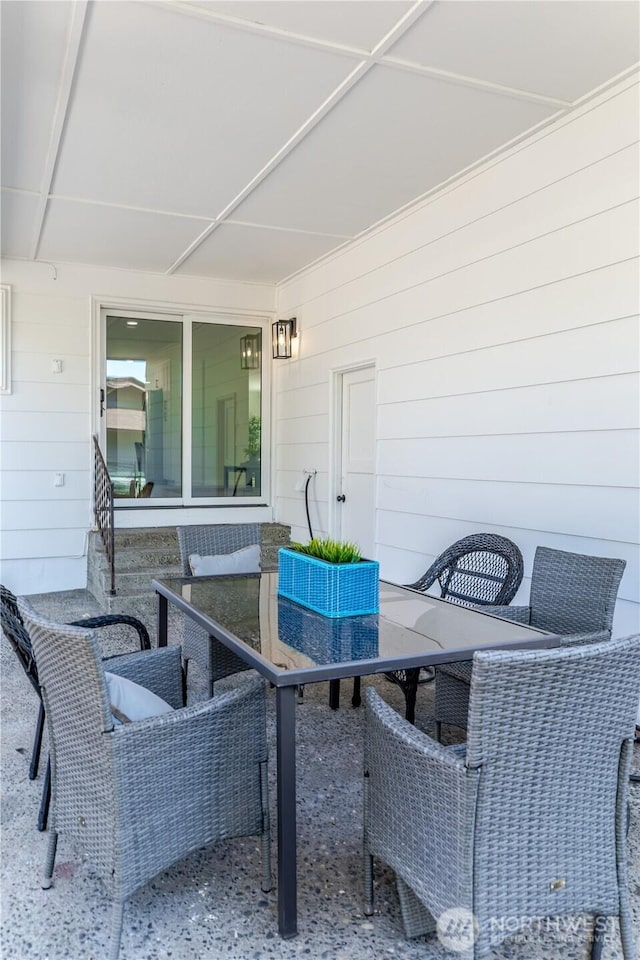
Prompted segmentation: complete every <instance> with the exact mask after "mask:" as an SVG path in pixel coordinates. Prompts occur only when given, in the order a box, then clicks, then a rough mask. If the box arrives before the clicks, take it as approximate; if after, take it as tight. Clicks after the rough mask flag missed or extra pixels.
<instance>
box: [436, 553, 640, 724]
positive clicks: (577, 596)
mask: <svg viewBox="0 0 640 960" xmlns="http://www.w3.org/2000/svg"><path fill="white" fill-rule="evenodd" d="M624 568H625V561H624V560H615V559H610V558H608V557H590V556H587V555H585V554H581V553H567V552H566V551H564V550H552V549H551V548H550V547H538V548H537V549H536V554H535V558H534V561H533V572H532V575H531V594H530V598H529V605H528V606H513V607H512V606H491V607H487V608H486V612H487V613H491V614H494V615H495V616H497V617H505V618H506V619H508V620H516V621H517V622H518V623H528V624H530V626H532V627H536V628H537V629H539V630H548V631H549V632H550V633H555V634H557V635H558V636H561V637H562V638H563V643H590V642H593V641H596V640H607V639H609V637H610V636H611V624H612V622H613V612H614V609H615V605H616V597H617V595H618V587H619V585H620V580H621V578H622V574H623V573H624ZM470 682H471V661H469V660H463V661H459V662H458V663H447V664H444V665H442V666H440V667H437V668H436V695H435V703H434V719H435V722H436V735H437V737H438V739H440V727H441V724H443V723H452V724H454V725H455V726H457V727H462V728H465V727H466V725H467V711H468V706H469V684H470Z"/></svg>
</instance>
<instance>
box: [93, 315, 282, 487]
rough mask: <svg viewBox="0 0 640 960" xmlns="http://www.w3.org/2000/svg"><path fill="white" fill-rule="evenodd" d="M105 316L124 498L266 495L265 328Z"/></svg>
mask: <svg viewBox="0 0 640 960" xmlns="http://www.w3.org/2000/svg"><path fill="white" fill-rule="evenodd" d="M103 321H104V331H105V335H104V342H105V344H106V348H105V364H104V374H103V376H104V388H103V389H104V404H103V406H104V416H103V418H102V424H103V431H102V432H103V437H102V440H103V450H104V451H106V461H107V466H108V468H109V473H110V475H111V478H112V480H113V483H114V492H115V495H116V497H117V498H118V499H120V500H127V501H131V500H136V506H143V505H145V501H151V502H152V503H153V502H155V503H158V501H163V502H164V503H165V504H171V503H173V504H176V503H188V504H191V505H196V504H198V503H209V502H216V501H220V500H223V501H226V500H229V499H230V498H234V503H237V502H239V501H242V502H252V503H255V502H264V498H263V457H262V424H263V390H262V381H263V372H262V366H263V363H262V354H263V351H262V335H263V328H262V326H260V325H256V324H255V323H254V324H253V325H250V324H249V323H246V322H245V323H241V322H239V321H237V320H236V319H235V318H229V319H226V318H225V320H224V322H221V321H220V320H217V319H216V320H213V319H210V318H200V317H195V316H194V317H176V316H171V317H169V316H155V315H151V316H149V315H143V314H138V313H132V312H131V313H127V312H120V311H108V310H107V311H103ZM122 505H125V504H122Z"/></svg>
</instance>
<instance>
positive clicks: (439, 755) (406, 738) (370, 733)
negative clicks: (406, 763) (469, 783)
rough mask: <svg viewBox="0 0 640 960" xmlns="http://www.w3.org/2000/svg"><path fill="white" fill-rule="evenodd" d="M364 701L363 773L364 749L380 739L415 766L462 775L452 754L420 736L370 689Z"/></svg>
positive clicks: (420, 734) (429, 739)
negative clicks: (411, 759)
mask: <svg viewBox="0 0 640 960" xmlns="http://www.w3.org/2000/svg"><path fill="white" fill-rule="evenodd" d="M365 700H366V711H367V712H366V737H365V770H366V769H367V767H368V766H369V764H368V757H367V753H368V749H369V748H370V747H373V748H377V747H378V746H379V745H380V742H381V741H380V738H382V740H383V742H384V746H385V747H387V745H388V744H389V743H390V742H391V741H392V740H393V741H394V743H395V747H396V748H397V749H398V750H399V751H400V752H402V753H404V754H407V758H408V755H409V754H411V755H412V756H413V758H414V759H415V760H417V761H418V762H420V761H424V762H425V763H427V764H429V765H436V766H437V765H439V764H441V765H443V766H444V767H446V768H449V769H451V770H452V771H455V773H456V774H459V775H464V774H465V772H466V767H465V764H464V762H463V761H462V760H461V759H459V757H458V756H456V751H455V750H453V749H452V748H450V747H445V746H443V745H442V744H441V743H439V742H438V741H437V740H434V739H433V738H432V737H430V736H428V735H427V734H426V733H423V732H422V731H421V730H419V729H418V728H417V727H415V726H413V724H411V723H409V722H408V721H407V720H405V719H404V718H403V717H401V716H400V714H399V713H396V711H395V710H394V709H393V707H390V706H389V704H388V703H386V702H385V701H384V700H383V699H382V697H381V696H380V695H379V694H378V693H376V691H375V690H374V689H373V687H368V688H367V690H366V693H365Z"/></svg>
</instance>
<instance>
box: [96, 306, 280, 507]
mask: <svg viewBox="0 0 640 960" xmlns="http://www.w3.org/2000/svg"><path fill="white" fill-rule="evenodd" d="M93 312H94V323H93V327H92V329H93V334H94V337H93V340H94V343H93V350H92V352H93V355H94V363H93V378H92V379H93V385H92V386H93V389H92V396H93V398H94V399H93V403H92V421H93V432H94V434H95V435H97V437H98V442H99V444H100V449H101V450H102V452H103V454H105V451H106V429H107V428H106V417H101V416H100V390H101V389H103V390H105V395H106V350H107V324H106V318H107V316H112V317H126V318H127V319H131V320H161V321H167V320H168V321H172V322H175V323H180V324H181V325H182V496H180V497H156V498H154V497H152V498H149V499H141V498H138V499H133V498H132V499H127V498H119V499H118V501H117V502H116V504H115V505H114V506H115V509H116V511H131V510H140V511H142V510H145V511H146V510H154V509H158V508H164V509H167V508H169V509H181V508H182V509H190V510H197V509H198V508H199V507H203V508H209V507H216V508H220V507H228V508H232V509H234V510H235V509H241V508H252V507H253V508H256V507H261V508H264V507H268V506H269V505H270V501H271V472H272V470H271V429H270V427H271V363H270V362H269V361H270V352H269V351H268V350H265V343H268V342H269V339H268V338H269V335H270V331H271V323H272V322H273V317H272V316H269V315H266V314H265V313H264V312H260V313H252V312H251V311H249V310H242V311H240V310H238V311H234V310H225V311H217V310H197V309H196V310H194V309H193V308H192V307H189V308H187V307H184V308H182V309H180V308H179V305H177V304H171V305H169V304H166V305H162V306H161V305H159V304H149V308H148V309H147V308H146V306H145V305H144V304H142V303H141V302H140V301H137V302H135V303H130V304H129V303H127V302H113V301H106V300H101V299H100V300H98V299H96V298H93ZM194 323H211V324H217V325H226V326H234V327H239V328H247V327H252V328H256V327H258V328H260V330H261V334H262V352H261V358H260V368H259V369H260V418H261V438H260V439H261V448H260V467H261V470H260V473H261V487H260V495H259V496H256V497H249V496H242V497H238V498H235V497H232V496H227V497H194V496H193V493H192V476H191V468H192V442H193V438H192V397H193V351H192V343H193V336H192V330H193V324H194ZM239 363H240V356H238V364H239ZM185 400H186V401H187V402H185Z"/></svg>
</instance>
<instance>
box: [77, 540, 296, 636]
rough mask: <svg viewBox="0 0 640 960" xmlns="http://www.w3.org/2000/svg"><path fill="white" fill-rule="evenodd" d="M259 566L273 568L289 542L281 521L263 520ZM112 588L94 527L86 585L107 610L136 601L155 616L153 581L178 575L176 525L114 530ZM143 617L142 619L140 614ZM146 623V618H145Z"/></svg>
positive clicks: (130, 606) (123, 609) (118, 610)
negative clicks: (282, 548)
mask: <svg viewBox="0 0 640 960" xmlns="http://www.w3.org/2000/svg"><path fill="white" fill-rule="evenodd" d="M261 533H262V569H263V570H275V569H277V565H278V550H279V549H280V547H281V546H282V545H283V544H286V543H288V542H289V537H290V529H289V527H287V526H284V525H283V524H279V523H265V524H262V531H261ZM114 543H115V588H116V595H115V596H111V595H110V594H109V588H110V574H109V567H108V563H107V558H106V554H105V552H104V546H103V543H102V539H101V537H100V535H99V534H98V533H97V532H92V533H91V535H90V537H89V550H88V556H87V589H88V590H89V592H90V593H92V594H93V596H94V597H95V599H96V601H97V602H98V603H99V604H100V606H101V607H102V608H103V609H104V610H106V611H108V612H110V613H128V612H129V611H130V610H131V609H133V608H135V607H136V606H137V605H141V608H142V609H143V610H144V611H145V614H146V615H151V616H152V618H153V620H154V621H155V615H156V598H155V595H154V593H153V590H152V587H151V582H152V580H161V579H163V578H164V577H179V576H181V575H182V565H181V562H180V550H179V547H178V535H177V532H176V528H175V527H140V528H135V529H133V528H132V529H126V530H122V529H120V530H116V531H115V536H114ZM141 619H143V620H144V619H145V618H144V617H142V618H141ZM145 622H146V621H145Z"/></svg>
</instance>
